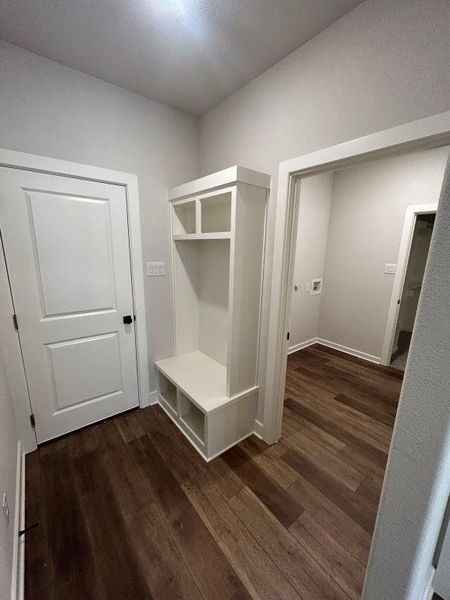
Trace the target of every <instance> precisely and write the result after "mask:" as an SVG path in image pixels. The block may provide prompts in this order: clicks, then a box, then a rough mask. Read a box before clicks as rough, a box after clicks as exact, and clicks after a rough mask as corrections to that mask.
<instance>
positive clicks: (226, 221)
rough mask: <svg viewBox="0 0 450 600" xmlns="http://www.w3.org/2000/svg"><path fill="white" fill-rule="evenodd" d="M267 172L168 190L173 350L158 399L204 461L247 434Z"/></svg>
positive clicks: (162, 367) (254, 384)
mask: <svg viewBox="0 0 450 600" xmlns="http://www.w3.org/2000/svg"><path fill="white" fill-rule="evenodd" d="M269 184H270V178H269V176H268V175H266V174H264V173H258V172H256V171H252V170H249V169H243V168H241V167H232V168H230V169H226V170H224V171H220V172H219V173H215V174H214V175H208V176H207V177H203V178H201V179H197V180H195V181H192V182H190V183H187V184H184V185H181V186H178V187H177V188H174V189H172V190H170V192H169V202H170V205H171V223H172V260H173V277H174V306H175V356H173V357H171V358H166V359H164V360H160V361H158V362H156V368H157V370H158V380H159V397H160V402H161V405H162V407H163V408H164V410H165V411H166V412H167V414H168V415H169V416H170V417H171V418H172V419H173V420H174V421H175V422H176V424H177V425H178V427H179V428H180V429H181V430H182V431H183V432H184V433H185V435H186V436H187V437H188V438H189V439H190V441H191V442H192V443H193V445H194V446H195V447H196V448H197V450H198V451H199V452H200V453H201V454H202V456H203V457H204V458H205V459H206V460H210V459H212V458H214V457H215V456H217V455H218V454H220V453H221V452H223V451H224V450H226V449H227V448H229V447H230V446H232V445H234V444H236V443H237V442H238V441H240V440H241V439H243V438H245V437H246V436H248V435H250V434H251V433H252V432H253V424H254V419H255V415H256V405H257V399H258V377H257V364H258V341H259V321H260V303H261V286H262V269H263V249H264V235H265V221H266V201H267V194H268V189H269Z"/></svg>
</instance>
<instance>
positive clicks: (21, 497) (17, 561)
mask: <svg viewBox="0 0 450 600" xmlns="http://www.w3.org/2000/svg"><path fill="white" fill-rule="evenodd" d="M24 527H25V454H24V453H23V452H22V443H21V442H20V440H19V442H17V466H16V501H15V508H14V534H13V535H14V547H13V560H12V573H11V600H23V598H24V577H25V536H22V537H19V531H20V530H21V529H23V528H24Z"/></svg>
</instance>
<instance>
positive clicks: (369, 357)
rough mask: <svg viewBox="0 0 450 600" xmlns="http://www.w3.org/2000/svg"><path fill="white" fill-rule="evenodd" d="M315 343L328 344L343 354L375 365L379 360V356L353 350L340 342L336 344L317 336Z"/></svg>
mask: <svg viewBox="0 0 450 600" xmlns="http://www.w3.org/2000/svg"><path fill="white" fill-rule="evenodd" d="M316 343H317V344H322V346H328V348H333V349H334V350H339V351H340V352H344V353H345V354H351V355H352V356H357V357H358V358H363V359H364V360H368V361H369V362H373V363H376V364H377V365H379V364H380V362H381V357H380V356H374V355H373V354H367V352H361V351H360V350H355V349H354V348H349V347H348V346H343V345H342V344H336V343H335V342H330V341H329V340H324V339H323V338H317V341H316Z"/></svg>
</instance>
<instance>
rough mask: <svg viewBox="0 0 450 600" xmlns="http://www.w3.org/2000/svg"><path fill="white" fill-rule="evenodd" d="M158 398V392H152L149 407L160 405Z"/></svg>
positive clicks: (149, 397)
mask: <svg viewBox="0 0 450 600" xmlns="http://www.w3.org/2000/svg"><path fill="white" fill-rule="evenodd" d="M158 398H159V394H158V390H153V392H150V394H149V396H148V405H149V406H153V405H154V404H158Z"/></svg>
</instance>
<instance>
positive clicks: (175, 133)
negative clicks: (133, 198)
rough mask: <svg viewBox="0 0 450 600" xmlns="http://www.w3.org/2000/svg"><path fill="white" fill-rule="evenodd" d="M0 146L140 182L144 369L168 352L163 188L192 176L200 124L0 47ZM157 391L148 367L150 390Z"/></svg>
mask: <svg viewBox="0 0 450 600" xmlns="http://www.w3.org/2000/svg"><path fill="white" fill-rule="evenodd" d="M0 82H1V85H0V106H1V110H0V146H1V147H3V148H11V149H13V150H19V151H22V152H31V153H34V154H42V155H45V156H53V157H55V158H59V159H65V160H71V161H75V162H80V163H86V164H89V165H95V166H100V167H106V168H110V169H117V170H120V171H129V172H131V173H136V174H137V175H138V177H139V190H140V202H141V218H142V238H143V256H144V261H146V260H157V261H158V260H164V261H166V268H167V271H168V275H167V276H166V277H155V278H146V279H145V292H146V306H147V326H148V340H149V345H150V349H149V350H150V352H149V358H150V364H152V363H153V361H154V360H155V359H158V358H163V357H165V356H169V355H170V354H171V352H172V337H173V333H172V302H171V291H170V290H171V287H170V286H171V284H170V260H169V252H170V247H169V219H168V215H169V212H168V202H167V188H169V187H171V186H173V185H177V184H179V183H184V182H185V181H189V180H190V179H193V178H195V177H196V176H197V175H198V171H197V169H198V160H197V158H198V152H197V151H198V147H197V142H198V137H197V133H198V121H197V120H196V119H194V118H192V117H188V116H186V115H183V114H182V113H180V112H178V111H176V110H173V109H171V108H168V107H166V106H163V105H162V104H158V103H156V102H151V101H150V100H147V99H145V98H143V97H141V96H138V95H136V94H133V93H131V92H128V91H126V90H124V89H122V88H119V87H116V86H114V85H111V84H108V83H105V82H103V81H100V80H98V79H95V78H93V77H90V76H89V75H85V74H83V73H80V72H78V71H75V70H73V69H70V68H68V67H64V66H62V65H59V64H58V63H56V62H53V61H50V60H47V59H45V58H42V57H40V56H37V55H35V54H32V53H30V52H26V51H25V50H21V49H19V48H17V47H15V46H11V45H9V44H6V43H4V42H0ZM155 389H156V382H155V378H154V373H153V368H152V367H151V368H150V390H155Z"/></svg>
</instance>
